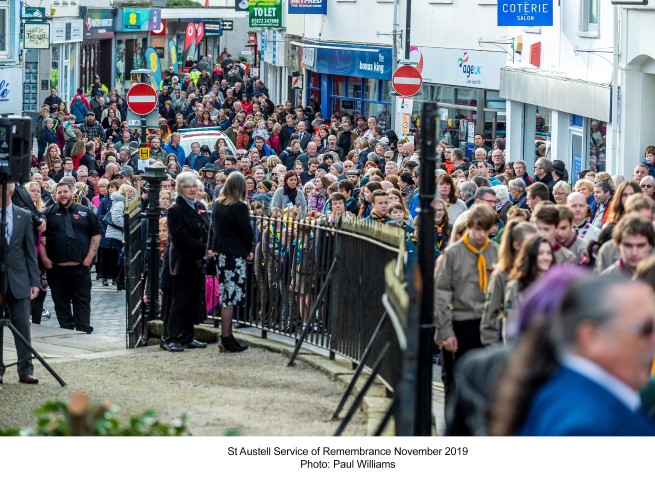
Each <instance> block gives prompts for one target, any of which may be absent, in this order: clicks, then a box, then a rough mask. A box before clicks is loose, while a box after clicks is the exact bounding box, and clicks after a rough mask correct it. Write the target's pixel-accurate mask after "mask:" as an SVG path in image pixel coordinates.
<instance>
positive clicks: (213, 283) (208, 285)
mask: <svg viewBox="0 0 655 480" xmlns="http://www.w3.org/2000/svg"><path fill="white" fill-rule="evenodd" d="M220 296H221V293H220V289H219V288H218V278H216V277H213V276H210V275H206V276H205V304H206V305H207V314H211V313H212V312H213V311H214V310H216V309H219V308H220V306H221V303H220Z"/></svg>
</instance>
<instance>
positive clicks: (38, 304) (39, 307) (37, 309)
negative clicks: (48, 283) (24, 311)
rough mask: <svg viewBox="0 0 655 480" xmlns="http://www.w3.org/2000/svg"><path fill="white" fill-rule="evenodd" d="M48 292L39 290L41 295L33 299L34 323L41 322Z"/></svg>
mask: <svg viewBox="0 0 655 480" xmlns="http://www.w3.org/2000/svg"><path fill="white" fill-rule="evenodd" d="M47 294H48V292H47V291H45V290H39V296H38V297H36V298H35V299H34V300H32V323H36V324H39V323H41V317H42V316H43V303H44V302H45V297H46V295H47Z"/></svg>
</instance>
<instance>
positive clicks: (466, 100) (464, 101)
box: [455, 88, 478, 107]
mask: <svg viewBox="0 0 655 480" xmlns="http://www.w3.org/2000/svg"><path fill="white" fill-rule="evenodd" d="M455 97H456V98H455V104H456V105H468V106H469V107H475V106H477V105H478V90H477V89H476V88H458V89H456V90H455Z"/></svg>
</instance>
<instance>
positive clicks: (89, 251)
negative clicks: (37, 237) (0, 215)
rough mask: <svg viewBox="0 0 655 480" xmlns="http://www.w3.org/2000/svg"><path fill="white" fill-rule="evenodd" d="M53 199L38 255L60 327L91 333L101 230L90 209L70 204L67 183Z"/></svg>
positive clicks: (71, 197) (71, 201)
mask: <svg viewBox="0 0 655 480" xmlns="http://www.w3.org/2000/svg"><path fill="white" fill-rule="evenodd" d="M56 200H57V204H56V205H53V206H52V207H51V208H50V209H49V210H48V211H47V212H46V221H47V223H48V229H47V230H46V234H45V238H46V248H45V249H41V251H40V253H39V255H40V256H41V261H42V262H43V265H44V266H45V268H46V270H47V274H48V284H49V285H50V289H51V291H52V301H53V302H54V304H55V311H56V312H57V320H58V321H59V325H60V326H61V327H62V328H66V329H69V330H73V329H75V328H76V329H77V330H79V331H82V332H85V333H91V332H92V331H93V327H92V326H91V271H90V266H91V263H92V262H93V259H94V257H95V254H96V252H97V251H98V245H99V243H100V237H101V235H102V227H101V225H100V222H99V221H98V217H96V215H95V213H93V210H91V209H89V208H87V207H85V206H83V205H79V204H77V203H75V202H73V188H72V187H71V185H70V184H68V183H60V184H58V185H57V189H56ZM71 303H72V305H73V309H72V312H71Z"/></svg>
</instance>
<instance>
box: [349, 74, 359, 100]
mask: <svg viewBox="0 0 655 480" xmlns="http://www.w3.org/2000/svg"><path fill="white" fill-rule="evenodd" d="M346 97H353V98H362V79H361V78H358V77H348V93H347V94H346Z"/></svg>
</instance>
